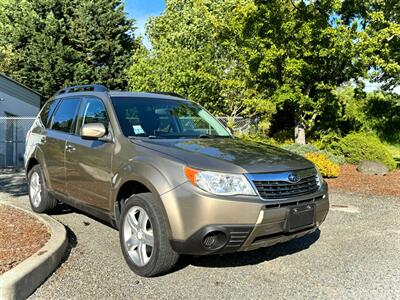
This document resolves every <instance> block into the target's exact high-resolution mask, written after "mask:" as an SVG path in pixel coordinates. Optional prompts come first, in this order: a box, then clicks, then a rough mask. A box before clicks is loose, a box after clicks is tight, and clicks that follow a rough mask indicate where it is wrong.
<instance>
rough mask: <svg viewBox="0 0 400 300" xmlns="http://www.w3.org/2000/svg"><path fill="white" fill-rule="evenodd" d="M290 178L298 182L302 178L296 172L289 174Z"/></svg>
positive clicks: (291, 180)
mask: <svg viewBox="0 0 400 300" xmlns="http://www.w3.org/2000/svg"><path fill="white" fill-rule="evenodd" d="M288 180H289V181H290V182H293V183H296V182H298V181H299V180H300V178H299V176H297V175H296V174H293V173H290V174H289V176H288Z"/></svg>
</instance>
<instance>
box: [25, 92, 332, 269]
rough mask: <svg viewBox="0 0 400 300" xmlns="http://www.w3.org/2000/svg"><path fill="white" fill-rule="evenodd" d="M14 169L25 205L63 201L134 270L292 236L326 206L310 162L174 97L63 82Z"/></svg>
mask: <svg viewBox="0 0 400 300" xmlns="http://www.w3.org/2000/svg"><path fill="white" fill-rule="evenodd" d="M25 167H26V174H27V178H28V183H29V199H30V203H31V206H32V209H33V210H34V211H35V212H38V213H43V212H46V211H49V210H51V209H53V208H55V207H56V205H57V203H58V202H63V203H66V204H69V205H71V206H74V207H76V208H78V209H80V210H82V211H85V212H87V213H89V214H91V215H93V216H95V217H97V218H101V219H103V220H105V221H108V222H110V223H111V224H112V225H113V226H115V227H116V228H118V229H119V236H120V243H121V249H122V253H123V256H124V257H125V260H126V262H127V263H128V265H129V267H130V268H131V269H132V270H133V271H134V272H135V273H137V274H139V275H142V276H155V275H159V274H163V273H166V272H168V271H169V270H170V269H171V268H172V267H173V266H174V264H175V263H176V261H177V259H178V256H179V254H190V255H207V254H223V253H231V252H235V251H248V250H253V249H256V248H259V247H266V246H271V245H274V244H276V243H281V242H285V241H288V240H290V239H293V238H297V237H301V236H304V235H306V234H309V233H311V232H313V231H315V230H316V229H317V228H318V227H319V226H320V225H321V223H322V222H323V221H324V220H325V217H326V215H327V213H328V210H329V202H328V189H327V184H326V183H325V182H324V180H323V179H322V177H321V175H320V173H319V172H318V170H317V169H316V167H315V166H314V165H313V164H312V163H311V162H309V161H308V160H306V159H304V158H303V157H300V156H298V155H295V154H292V153H290V152H288V151H285V150H282V149H279V148H276V147H273V146H268V145H264V144H263V145H261V144H258V143H252V142H247V141H246V142H245V141H242V140H240V139H237V138H234V137H233V136H232V135H231V133H230V132H229V130H227V129H226V128H225V127H224V126H223V125H222V124H221V123H220V122H219V121H218V120H217V119H216V118H214V117H213V116H212V115H211V114H210V113H208V112H207V111H206V110H205V109H204V108H202V107H201V106H199V105H198V104H196V103H194V102H191V101H188V100H186V99H183V98H181V97H180V96H178V95H174V94H162V93H135V92H114V91H108V89H107V88H106V87H104V86H102V85H86V86H73V87H69V88H66V89H63V90H61V91H59V92H57V93H56V94H55V96H54V97H52V98H51V99H50V100H49V101H48V102H47V103H46V104H45V105H44V107H43V108H42V110H41V112H40V114H39V116H38V117H37V119H36V121H35V122H34V125H33V126H32V128H31V129H30V131H29V132H28V135H27V141H26V150H25Z"/></svg>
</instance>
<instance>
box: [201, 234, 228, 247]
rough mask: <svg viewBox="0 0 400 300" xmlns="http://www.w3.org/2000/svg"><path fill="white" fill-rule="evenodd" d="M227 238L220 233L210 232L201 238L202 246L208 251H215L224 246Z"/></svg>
mask: <svg viewBox="0 0 400 300" xmlns="http://www.w3.org/2000/svg"><path fill="white" fill-rule="evenodd" d="M226 242H227V237H226V235H225V233H223V232H222V231H211V232H209V233H207V234H206V235H205V236H204V238H203V246H204V247H205V248H207V249H209V250H216V249H219V248H221V247H223V246H225V244H226Z"/></svg>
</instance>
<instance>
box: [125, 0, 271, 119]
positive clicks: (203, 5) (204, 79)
mask: <svg viewBox="0 0 400 300" xmlns="http://www.w3.org/2000/svg"><path fill="white" fill-rule="evenodd" d="M256 9H257V7H256V5H255V4H254V2H253V1H252V0H223V1H221V0H219V1H214V0H203V1H199V0H170V1H167V7H166V11H165V13H164V14H162V15H160V16H158V17H155V18H152V19H151V20H150V22H149V23H148V25H147V35H148V37H149V40H150V42H151V45H152V48H151V49H150V50H147V49H145V48H141V49H139V50H138V51H137V52H136V53H135V55H134V58H133V65H132V67H131V68H130V69H129V72H128V74H129V85H130V88H132V89H135V90H147V91H154V90H156V91H157V90H159V91H174V92H178V93H181V94H183V95H185V96H187V97H189V98H191V99H193V100H196V101H198V102H200V103H201V104H203V105H204V106H205V107H206V108H208V109H210V110H212V111H213V112H214V113H216V114H222V115H228V116H232V117H234V116H239V115H245V116H256V115H259V116H261V117H262V118H261V119H262V120H261V121H262V122H261V125H263V126H264V127H268V120H269V117H270V115H271V114H272V113H273V112H274V110H275V106H274V104H273V103H272V101H271V100H269V99H267V98H266V97H264V96H263V95H262V94H261V93H259V92H258V91H257V89H256V86H255V85H254V83H253V78H252V72H251V65H250V62H251V57H250V56H249V55H250V54H251V53H249V52H246V51H245V49H246V47H247V46H246V45H249V44H250V39H249V36H248V34H247V32H246V26H247V19H248V17H249V15H251V14H253V12H254V10H256Z"/></svg>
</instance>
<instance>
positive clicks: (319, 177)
mask: <svg viewBox="0 0 400 300" xmlns="http://www.w3.org/2000/svg"><path fill="white" fill-rule="evenodd" d="M315 170H316V171H317V174H318V176H317V177H318V185H319V187H321V186H322V184H323V183H324V177H322V174H321V172H320V171H319V170H318V168H317V167H315Z"/></svg>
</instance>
